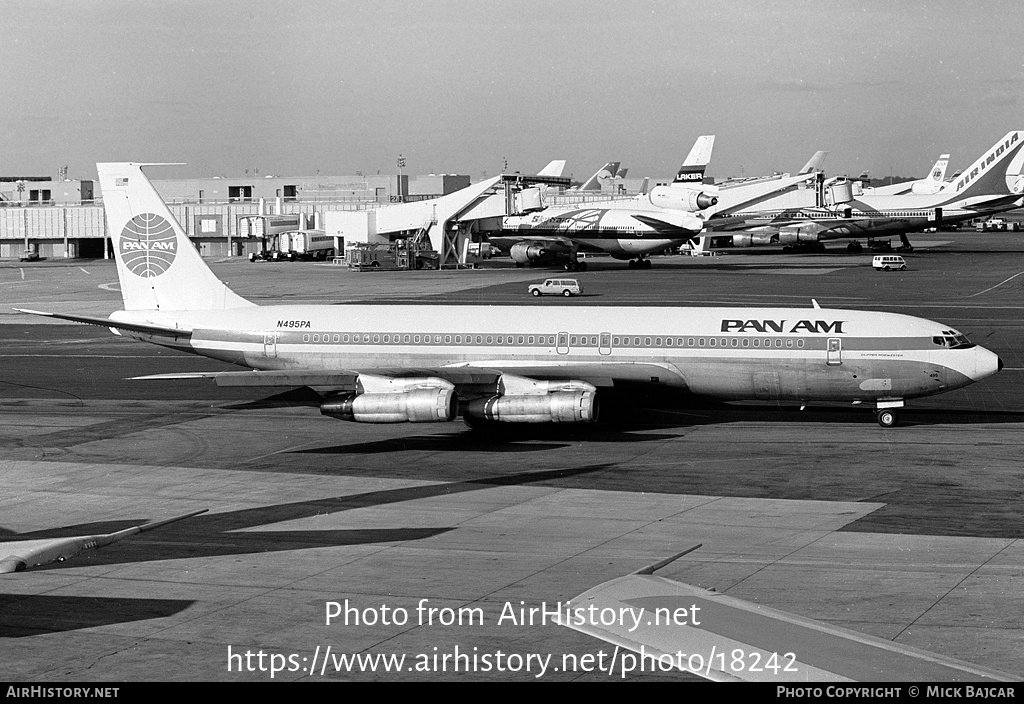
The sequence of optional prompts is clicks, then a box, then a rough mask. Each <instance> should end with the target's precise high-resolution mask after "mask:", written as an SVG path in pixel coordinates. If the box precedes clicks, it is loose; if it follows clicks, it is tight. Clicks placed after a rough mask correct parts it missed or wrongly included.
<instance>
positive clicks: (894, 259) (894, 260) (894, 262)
mask: <svg viewBox="0 0 1024 704" xmlns="http://www.w3.org/2000/svg"><path fill="white" fill-rule="evenodd" d="M871 266H872V267H874V268H875V269H877V270H879V271H892V270H893V269H899V270H900V271H906V270H907V262H906V260H905V259H904V258H903V257H901V256H899V255H897V254H880V255H878V256H877V257H874V258H873V259H872V260H871Z"/></svg>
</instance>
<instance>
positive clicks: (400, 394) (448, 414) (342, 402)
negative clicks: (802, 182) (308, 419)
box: [320, 374, 459, 423]
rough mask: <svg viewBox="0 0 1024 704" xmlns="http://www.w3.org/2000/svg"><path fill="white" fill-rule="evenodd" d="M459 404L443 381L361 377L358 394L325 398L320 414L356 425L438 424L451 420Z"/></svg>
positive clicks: (453, 391) (356, 392)
mask: <svg viewBox="0 0 1024 704" xmlns="http://www.w3.org/2000/svg"><path fill="white" fill-rule="evenodd" d="M458 404H459V401H458V397H457V396H456V394H455V386H454V385H453V384H452V383H451V382H449V381H445V380H444V379H439V378H434V377H422V378H409V379H391V378H387V377H376V376H371V375H364V374H361V375H360V376H359V383H358V389H357V391H355V392H352V393H344V394H336V395H334V396H330V397H328V398H327V399H325V400H324V401H323V403H321V404H320V412H321V413H323V414H324V415H325V416H331V417H332V418H340V419H341V420H350V421H355V422H357V423H437V422H447V421H451V420H454V419H455V416H456V414H457V412H458Z"/></svg>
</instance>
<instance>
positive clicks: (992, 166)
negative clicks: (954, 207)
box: [942, 130, 1024, 198]
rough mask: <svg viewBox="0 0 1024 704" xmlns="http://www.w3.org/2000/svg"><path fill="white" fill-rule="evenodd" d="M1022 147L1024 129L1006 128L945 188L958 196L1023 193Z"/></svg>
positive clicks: (1023, 157) (1023, 162)
mask: <svg viewBox="0 0 1024 704" xmlns="http://www.w3.org/2000/svg"><path fill="white" fill-rule="evenodd" d="M1021 147H1024V130H1014V131H1013V132H1007V133H1006V136H1005V137H1003V138H1002V139H1001V140H999V141H998V142H996V143H995V144H994V145H992V146H991V147H989V149H988V150H987V151H986V152H985V154H983V155H982V156H981V158H979V159H978V160H977V161H975V162H974V163H973V164H971V165H970V166H969V167H968V168H967V169H966V170H965V171H964V172H963V173H962V174H960V176H959V177H958V178H957V179H955V180H954V181H953V182H952V183H950V184H948V185H947V186H946V187H945V188H944V189H943V191H942V192H943V193H946V192H952V194H953V195H955V196H956V197H957V198H970V197H973V196H991V195H998V194H1006V195H1010V194H1015V195H1020V194H1021V193H1024V178H1022V177H1021V166H1022V164H1024V153H1022V152H1021Z"/></svg>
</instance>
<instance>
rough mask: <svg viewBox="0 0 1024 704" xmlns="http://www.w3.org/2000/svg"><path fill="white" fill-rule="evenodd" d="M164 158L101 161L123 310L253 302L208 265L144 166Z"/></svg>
mask: <svg viewBox="0 0 1024 704" xmlns="http://www.w3.org/2000/svg"><path fill="white" fill-rule="evenodd" d="M143 166H160V164H135V163H111V164H97V165H96V168H97V170H98V171H99V177H100V188H101V189H102V192H103V208H104V210H105V211H106V216H107V231H108V232H109V234H110V239H111V242H112V244H113V247H114V258H115V259H116V260H117V276H118V279H119V280H120V282H121V296H122V298H123V299H124V309H125V310H159V311H167V310H225V309H228V308H241V307H249V306H253V305H254V304H253V303H250V302H249V301H247V300H245V299H244V298H242V297H241V296H239V295H237V294H236V293H234V292H233V291H231V289H229V288H228V287H227V286H225V285H224V284H223V283H222V282H221V281H220V279H218V278H217V277H216V276H215V275H214V273H213V272H212V271H210V268H209V267H208V266H206V263H205V262H204V261H203V259H202V257H200V256H199V252H197V251H196V248H195V247H194V246H193V244H192V242H191V240H189V238H188V235H186V234H185V231H184V230H183V229H182V227H181V225H180V224H179V223H178V221H177V220H176V219H175V218H174V216H173V215H171V212H170V211H169V210H168V209H167V206H166V205H165V204H164V202H163V199H161V198H160V194H158V193H157V192H156V189H155V188H153V184H152V183H150V181H149V179H148V178H146V175H145V174H144V173H143V172H142V167H143Z"/></svg>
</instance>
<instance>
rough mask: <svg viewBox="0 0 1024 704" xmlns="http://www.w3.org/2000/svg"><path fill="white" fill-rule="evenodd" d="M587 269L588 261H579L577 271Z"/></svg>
mask: <svg viewBox="0 0 1024 704" xmlns="http://www.w3.org/2000/svg"><path fill="white" fill-rule="evenodd" d="M586 270H587V263H586V262H579V263H577V264H576V271H586Z"/></svg>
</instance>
